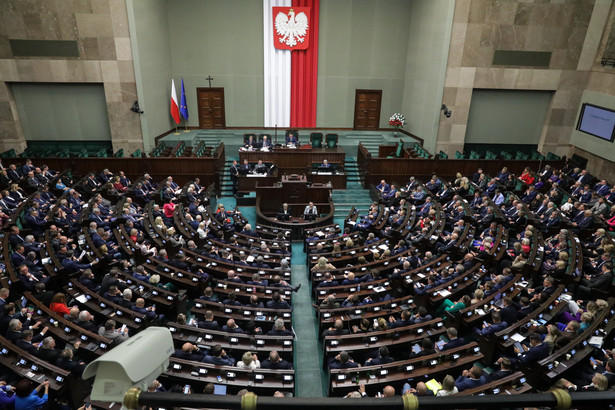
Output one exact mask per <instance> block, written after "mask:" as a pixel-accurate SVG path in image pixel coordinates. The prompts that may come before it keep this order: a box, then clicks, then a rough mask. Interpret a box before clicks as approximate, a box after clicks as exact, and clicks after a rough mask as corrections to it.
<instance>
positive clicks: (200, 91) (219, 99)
mask: <svg viewBox="0 0 615 410" xmlns="http://www.w3.org/2000/svg"><path fill="white" fill-rule="evenodd" d="M196 99H197V104H198V106H199V128H226V117H225V114H224V88H197V89H196Z"/></svg>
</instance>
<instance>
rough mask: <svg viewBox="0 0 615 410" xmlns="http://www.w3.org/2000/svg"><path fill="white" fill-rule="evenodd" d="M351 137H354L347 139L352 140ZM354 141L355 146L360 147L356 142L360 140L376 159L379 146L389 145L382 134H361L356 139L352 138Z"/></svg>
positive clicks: (349, 136)
mask: <svg viewBox="0 0 615 410" xmlns="http://www.w3.org/2000/svg"><path fill="white" fill-rule="evenodd" d="M351 137H352V136H351V135H348V137H347V138H351ZM352 140H353V141H352V142H353V144H355V145H358V144H357V143H356V142H355V141H356V140H358V141H359V142H360V143H361V144H363V146H364V147H365V148H366V149H367V150H368V151H369V153H370V154H372V156H374V157H377V156H378V146H379V145H386V144H387V143H386V142H385V141H384V138H383V137H382V134H373V135H369V134H367V135H366V134H361V135H357V136H356V137H352Z"/></svg>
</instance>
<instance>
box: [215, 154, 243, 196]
mask: <svg viewBox="0 0 615 410" xmlns="http://www.w3.org/2000/svg"><path fill="white" fill-rule="evenodd" d="M234 159H239V158H237V157H226V159H225V160H224V169H223V170H222V181H221V182H220V196H222V197H224V196H233V183H232V182H231V174H230V172H229V169H231V164H232V163H233V160H234Z"/></svg>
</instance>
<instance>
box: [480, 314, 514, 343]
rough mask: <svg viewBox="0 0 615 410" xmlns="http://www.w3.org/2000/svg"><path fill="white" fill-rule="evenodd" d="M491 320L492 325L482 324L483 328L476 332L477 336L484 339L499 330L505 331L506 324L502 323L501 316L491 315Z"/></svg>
mask: <svg viewBox="0 0 615 410" xmlns="http://www.w3.org/2000/svg"><path fill="white" fill-rule="evenodd" d="M491 320H492V322H493V323H491V324H490V323H483V328H482V329H481V330H479V331H478V334H479V335H481V336H484V337H489V336H491V335H492V334H494V333H497V332H499V331H500V330H503V329H506V328H507V327H508V324H507V323H506V322H502V316H501V315H500V312H493V313H491Z"/></svg>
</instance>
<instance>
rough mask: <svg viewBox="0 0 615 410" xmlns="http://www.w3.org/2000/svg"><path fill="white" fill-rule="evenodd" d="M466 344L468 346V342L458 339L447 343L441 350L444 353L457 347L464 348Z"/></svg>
mask: <svg viewBox="0 0 615 410" xmlns="http://www.w3.org/2000/svg"><path fill="white" fill-rule="evenodd" d="M464 344H466V341H465V340H463V339H461V338H458V337H457V338H455V339H453V340H451V341H450V342H448V343H446V344H445V345H444V346H442V349H440V350H442V351H444V350H448V349H454V348H456V347H459V346H463V345H464Z"/></svg>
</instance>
